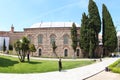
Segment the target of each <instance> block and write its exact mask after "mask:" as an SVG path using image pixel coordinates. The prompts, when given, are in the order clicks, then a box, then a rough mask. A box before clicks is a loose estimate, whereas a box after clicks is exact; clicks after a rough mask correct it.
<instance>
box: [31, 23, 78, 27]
mask: <svg viewBox="0 0 120 80" xmlns="http://www.w3.org/2000/svg"><path fill="white" fill-rule="evenodd" d="M72 24H73V22H40V23H36V24H33V25H32V26H31V27H30V28H46V27H72ZM75 24H76V27H80V25H79V24H77V23H75Z"/></svg>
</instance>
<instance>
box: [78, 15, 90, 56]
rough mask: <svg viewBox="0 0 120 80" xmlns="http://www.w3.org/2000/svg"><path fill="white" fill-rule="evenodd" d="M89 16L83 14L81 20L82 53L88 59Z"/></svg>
mask: <svg viewBox="0 0 120 80" xmlns="http://www.w3.org/2000/svg"><path fill="white" fill-rule="evenodd" d="M88 21H89V19H88V16H87V15H86V14H85V13H83V15H82V20H81V28H80V42H79V43H80V48H81V49H82V53H83V55H84V57H88V55H89V54H88V53H89V42H90V35H89V27H88Z"/></svg>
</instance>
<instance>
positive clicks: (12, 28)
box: [11, 24, 14, 32]
mask: <svg viewBox="0 0 120 80" xmlns="http://www.w3.org/2000/svg"><path fill="white" fill-rule="evenodd" d="M11 32H14V27H13V24H12V26H11Z"/></svg>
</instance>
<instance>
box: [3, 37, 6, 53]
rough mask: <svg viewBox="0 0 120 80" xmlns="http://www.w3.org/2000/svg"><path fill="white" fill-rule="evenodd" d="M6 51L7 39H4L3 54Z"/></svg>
mask: <svg viewBox="0 0 120 80" xmlns="http://www.w3.org/2000/svg"><path fill="white" fill-rule="evenodd" d="M5 51H6V42H5V38H4V41H3V52H5Z"/></svg>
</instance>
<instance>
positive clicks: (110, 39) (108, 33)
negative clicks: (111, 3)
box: [102, 4, 117, 55]
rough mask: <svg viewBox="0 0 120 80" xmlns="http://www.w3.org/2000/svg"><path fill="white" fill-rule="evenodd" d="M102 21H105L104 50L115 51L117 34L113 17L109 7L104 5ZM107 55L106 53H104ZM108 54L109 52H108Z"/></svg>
mask: <svg viewBox="0 0 120 80" xmlns="http://www.w3.org/2000/svg"><path fill="white" fill-rule="evenodd" d="M102 21H103V25H102V26H103V40H102V41H103V46H104V50H105V51H108V52H113V51H114V50H115V49H116V47H117V35H116V29H115V26H114V23H113V21H112V17H111V15H110V13H109V11H108V9H107V7H106V6H105V5H104V4H103V5H102ZM104 55H105V53H104ZM106 55H108V54H106Z"/></svg>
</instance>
